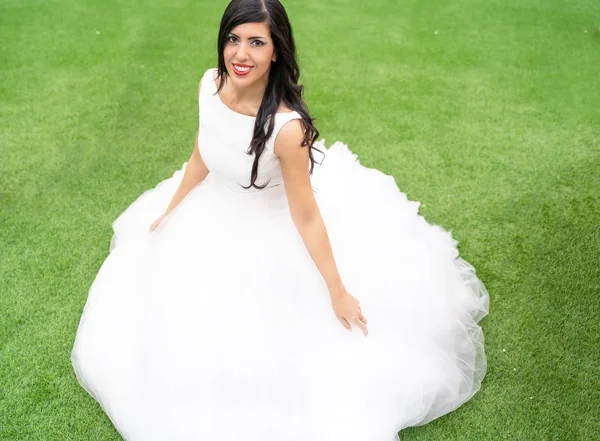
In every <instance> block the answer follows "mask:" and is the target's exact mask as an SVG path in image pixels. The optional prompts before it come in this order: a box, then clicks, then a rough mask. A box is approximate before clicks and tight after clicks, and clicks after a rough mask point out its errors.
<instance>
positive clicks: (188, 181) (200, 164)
mask: <svg viewBox="0 0 600 441" xmlns="http://www.w3.org/2000/svg"><path fill="white" fill-rule="evenodd" d="M201 87H202V80H200V84H198V93H200V88H201ZM199 135H200V127H198V130H197V131H196V141H195V142H194V150H193V151H192V154H191V155H190V159H188V163H187V166H186V168H185V172H184V174H183V178H182V179H181V184H179V188H178V189H177V191H176V192H175V194H174V195H173V199H171V203H170V204H169V206H168V207H167V209H166V211H165V213H166V214H168V213H170V212H171V211H172V210H173V209H174V208H175V207H177V205H179V203H180V202H181V201H182V200H183V199H184V198H185V197H186V196H187V194H188V193H189V192H190V190H191V189H192V188H194V187H195V186H196V185H198V184H199V183H200V182H202V181H203V180H204V179H205V178H206V176H208V173H209V171H208V168H207V167H206V164H204V161H203V160H202V157H201V156H200V150H199V149H198V136H199Z"/></svg>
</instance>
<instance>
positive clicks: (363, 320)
mask: <svg viewBox="0 0 600 441" xmlns="http://www.w3.org/2000/svg"><path fill="white" fill-rule="evenodd" d="M359 319H360V320H361V321H362V322H363V323H364V324H365V325H366V324H367V319H366V318H365V316H364V315H362V314H361V315H360V317H359Z"/></svg>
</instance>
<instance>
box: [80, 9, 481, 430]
mask: <svg viewBox="0 0 600 441" xmlns="http://www.w3.org/2000/svg"><path fill="white" fill-rule="evenodd" d="M295 52H296V51H295V45H294V39H293V35H292V29H291V26H290V23H289V21H288V17H287V15H286V12H285V10H284V8H283V6H282V5H281V3H280V2H279V1H278V0H233V1H232V2H231V3H230V4H229V5H228V6H227V8H226V10H225V13H224V16H223V19H222V21H221V26H220V30H219V38H218V57H219V61H218V67H217V68H216V69H208V70H207V71H206V72H205V73H204V75H203V76H202V79H201V81H200V85H199V89H198V93H199V128H198V132H197V135H196V143H195V145H194V148H193V151H192V154H191V156H190V158H189V160H188V161H187V162H186V163H184V166H183V168H182V169H181V170H180V171H178V172H176V173H175V174H174V175H173V177H171V178H169V179H167V180H165V181H163V182H161V183H160V184H159V185H158V186H157V187H156V188H154V189H152V190H149V191H147V192H146V193H144V194H143V195H141V196H140V197H139V198H138V199H137V200H136V201H135V202H134V203H133V204H132V205H131V206H130V207H129V208H128V209H127V210H126V211H125V212H124V213H123V214H121V216H119V218H118V219H117V220H116V221H115V223H114V224H113V228H114V230H115V234H114V236H113V240H112V242H111V252H110V254H109V256H108V257H107V259H106V261H105V262H104V264H103V265H102V267H101V269H100V271H99V272H98V275H97V277H96V279H95V281H94V283H93V285H92V287H91V289H90V293H89V296H88V300H87V303H86V305H85V308H84V311H83V314H82V317H81V321H80V324H79V329H78V331H77V336H76V340H75V344H74V347H73V351H72V363H73V367H74V369H75V373H76V375H77V379H78V381H79V382H80V384H81V385H82V386H83V387H84V388H85V390H87V391H88V393H90V395H91V396H92V397H94V398H95V399H96V400H97V401H98V403H99V404H100V405H101V406H102V408H103V409H104V411H105V412H106V413H107V415H108V416H109V417H110V418H111V420H112V422H113V424H114V425H115V427H116V429H117V430H118V431H119V432H120V433H121V435H122V436H123V438H125V439H127V440H134V441H137V440H140V441H148V440H211V441H231V440H237V439H244V440H246V441H296V440H298V441H300V440H302V441H321V440H323V441H325V440H326V441H338V440H339V441H342V440H343V441H359V440H360V441H365V440H369V441H392V440H393V439H398V437H397V433H398V431H399V430H401V429H403V428H404V427H408V426H415V425H420V424H425V423H426V422H428V421H431V420H432V419H434V418H437V417H439V416H441V415H444V414H446V413H448V412H450V411H452V410H453V409H455V408H457V407H458V406H460V405H461V404H463V403H464V402H465V401H467V400H468V399H469V398H471V397H472V396H473V395H474V394H475V393H476V392H477V391H478V390H479V388H480V385H481V380H482V379H483V377H484V375H485V372H486V359H485V354H484V350H483V335H482V332H481V329H480V327H479V326H478V324H477V323H478V321H479V320H480V319H481V318H482V317H483V316H485V315H486V314H487V311H488V294H487V291H486V289H485V287H484V285H483V284H482V282H481V281H480V280H479V279H478V278H477V277H476V275H475V270H474V268H473V267H472V266H471V265H470V264H468V263H467V262H466V261H464V260H463V259H462V258H460V257H459V256H458V251H457V248H456V245H457V241H455V240H454V239H453V238H452V236H451V234H450V233H449V232H447V231H445V230H444V229H442V228H441V227H439V226H435V225H430V224H428V223H427V222H426V221H425V220H424V219H423V217H422V216H420V215H419V214H418V207H419V205H420V204H419V203H418V202H414V201H409V200H408V199H407V198H406V195H405V194H404V193H402V192H400V191H399V189H398V187H397V186H396V183H395V181H394V179H393V178H392V177H391V176H387V175H384V174H383V173H381V172H379V171H378V170H375V169H369V168H366V167H364V166H362V165H360V164H359V162H358V161H357V159H356V155H354V154H352V153H351V152H350V151H349V150H348V148H347V147H346V145H344V144H342V143H339V142H337V143H335V144H333V145H332V146H331V147H329V148H328V149H327V148H325V146H324V142H323V141H316V139H317V137H318V136H319V132H318V131H317V129H316V128H315V127H314V125H313V118H312V117H311V116H310V114H309V112H308V109H307V107H306V105H305V103H304V102H303V100H302V97H301V94H302V86H300V85H299V84H298V78H299V69H298V66H297V63H296V60H295ZM318 147H321V149H319V148H318ZM315 152H316V154H315ZM316 156H318V157H319V158H317V159H320V161H317V159H316V158H315V157H316ZM148 230H150V231H148ZM334 256H335V259H334Z"/></svg>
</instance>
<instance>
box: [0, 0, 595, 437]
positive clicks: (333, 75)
mask: <svg viewBox="0 0 600 441" xmlns="http://www.w3.org/2000/svg"><path fill="white" fill-rule="evenodd" d="M226 3H227V2H225V1H218V2H217V1H214V0H213V1H195V2H191V1H182V0H171V1H164V0H163V1H161V0H157V1H136V2H117V1H114V0H103V1H99V0H92V1H88V2H68V1H65V0H50V1H43V2H42V1H39V0H19V1H17V0H3V1H2V2H1V3H0V75H1V79H2V80H1V81H0V121H1V129H0V153H1V160H0V208H1V211H0V440H23V441H25V440H27V441H33V440H56V441H65V440H102V441H107V440H119V439H120V437H119V435H118V433H117V432H116V430H115V429H114V428H113V426H112V424H111V423H110V421H109V419H108V417H107V416H106V415H105V414H104V413H103V412H102V410H101V408H100V407H99V406H98V404H97V403H96V402H95V401H94V400H93V399H92V398H91V397H90V396H89V395H87V393H86V392H85V391H84V390H83V389H82V388H81V387H80V386H79V385H78V383H77V382H76V380H75V377H74V373H73V371H72V367H71V364H70V360H69V355H70V350H71V347H72V344H73V340H74V337H75V331H76V329H77V325H78V323H79V318H80V316H81V312H82V309H83V305H84V303H85V300H86V297H87V291H88V289H89V286H90V285H91V283H92V281H93V280H94V277H95V275H96V272H97V271H98V269H99V268H100V265H101V264H102V262H103V260H104V259H105V258H106V256H107V254H108V246H109V242H110V238H111V223H112V221H113V220H114V219H115V218H116V217H117V216H118V215H119V214H120V213H121V212H122V211H123V210H124V209H125V208H126V207H127V206H128V205H129V204H130V203H131V202H133V200H134V199H135V198H136V197H137V196H138V195H139V194H141V193H142V192H143V191H144V190H146V189H149V188H151V187H153V186H154V185H156V184H157V183H158V182H159V181H161V180H162V179H165V178H167V177H169V176H171V174H172V173H173V171H175V170H177V169H179V168H180V167H181V164H182V163H183V162H184V161H185V160H186V159H187V158H188V156H189V154H190V152H191V149H192V147H193V144H194V136H195V133H196V127H197V118H198V114H197V112H198V108H197V87H198V81H199V79H200V76H201V75H202V73H203V72H204V71H205V70H206V69H208V68H209V67H214V66H216V37H217V31H218V25H219V21H220V19H221V14H222V12H223V10H224V8H225V5H226ZM285 5H286V7H287V10H288V13H289V15H290V18H291V20H292V25H293V26H294V32H295V36H296V39H297V44H298V52H299V61H300V65H301V70H302V83H303V84H304V85H305V98H306V100H307V103H308V105H309V107H310V109H311V113H312V114H313V116H315V117H316V118H317V120H316V124H317V127H318V128H319V130H320V131H321V135H322V137H323V138H325V139H326V141H327V145H330V144H331V143H333V142H334V141H336V140H341V141H343V142H345V143H347V144H348V145H349V147H350V149H351V150H353V152H354V153H356V154H358V156H359V158H360V160H361V163H362V164H364V165H366V166H369V167H377V168H378V169H380V170H381V171H383V172H384V173H387V174H391V175H393V176H394V177H395V178H396V181H397V183H398V185H399V187H400V189H401V190H402V191H404V192H405V193H406V194H407V195H408V197H409V199H412V200H418V201H421V202H422V203H423V205H422V207H421V214H423V215H424V216H425V218H426V219H427V220H428V221H429V222H430V223H434V224H438V225H441V226H443V227H444V228H446V229H448V230H451V231H452V233H453V236H454V237H455V238H456V239H457V240H459V242H460V243H459V250H460V253H461V256H462V257H463V258H464V259H466V260H467V261H468V262H470V263H472V264H473V265H474V266H475V268H477V274H478V275H479V277H480V278H481V279H482V280H483V282H484V283H485V284H486V286H487V288H488V290H489V292H490V296H491V309H490V315H489V316H488V317H487V318H485V319H484V321H483V322H482V326H483V329H484V332H485V336H486V349H487V355H488V364H489V367H488V375H487V377H486V379H485V381H484V383H483V387H482V389H481V391H480V392H479V393H478V394H477V395H476V396H475V397H474V398H473V399H472V400H471V401H469V402H468V403H466V404H465V405H464V406H462V407H461V408H459V409H458V410H456V411H455V412H452V413H451V414H449V415H447V416H444V417H442V418H440V419H438V420H435V421H433V422H431V423H430V424H427V425H425V426H423V427H417V428H410V429H407V430H405V431H402V432H401V434H400V435H401V438H402V440H403V441H420V440H423V441H425V440H427V441H431V440H494V441H500V440H510V441H514V440H527V441H531V440H569V441H573V440H593V439H594V440H595V439H600V429H599V427H600V426H599V424H600V422H599V415H600V380H599V368H598V366H599V365H600V356H599V348H600V324H599V323H600V321H599V316H600V300H599V297H598V295H599V294H600V258H599V252H600V75H599V73H600V31H599V26H600V2H598V0H573V1H571V2H559V1H556V0H505V1H498V0H489V1H481V0H455V1H452V2H447V1H441V0H432V1H429V2H419V1H416V0H407V1H403V2H399V1H395V0H394V1H393V0H372V1H362V0H288V1H285ZM207 441H208V440H207ZM282 441H284V440H282ZM307 441H309V440H307ZM365 441H376V440H365ZM383 441H385V440H383Z"/></svg>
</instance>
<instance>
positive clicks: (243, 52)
mask: <svg viewBox="0 0 600 441" xmlns="http://www.w3.org/2000/svg"><path fill="white" fill-rule="evenodd" d="M237 58H238V60H239V61H243V60H246V59H247V58H248V48H247V47H246V43H240V45H239V47H238V52H237Z"/></svg>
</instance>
